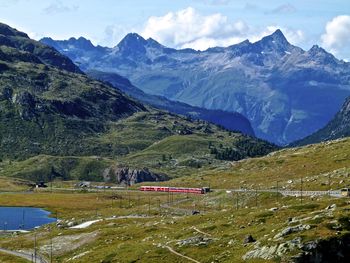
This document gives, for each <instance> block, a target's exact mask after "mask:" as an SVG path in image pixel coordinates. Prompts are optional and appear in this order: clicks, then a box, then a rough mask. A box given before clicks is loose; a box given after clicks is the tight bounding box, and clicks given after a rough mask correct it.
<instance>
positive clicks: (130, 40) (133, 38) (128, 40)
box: [118, 33, 147, 46]
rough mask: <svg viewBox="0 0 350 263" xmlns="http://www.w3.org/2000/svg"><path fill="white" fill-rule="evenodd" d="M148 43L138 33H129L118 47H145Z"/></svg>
mask: <svg viewBox="0 0 350 263" xmlns="http://www.w3.org/2000/svg"><path fill="white" fill-rule="evenodd" d="M146 43H147V41H146V40H145V39H144V38H143V37H142V36H140V35H139V34H137V33H129V34H127V35H126V36H125V37H124V38H123V39H122V40H121V41H120V42H119V44H118V46H120V45H135V44H136V45H137V44H138V45H140V44H141V45H145V44H146Z"/></svg>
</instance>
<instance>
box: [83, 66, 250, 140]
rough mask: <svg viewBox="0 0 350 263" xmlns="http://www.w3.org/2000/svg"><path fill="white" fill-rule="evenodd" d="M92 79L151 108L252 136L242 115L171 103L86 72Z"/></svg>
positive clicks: (110, 75) (112, 75)
mask: <svg viewBox="0 0 350 263" xmlns="http://www.w3.org/2000/svg"><path fill="white" fill-rule="evenodd" d="M87 74H88V75H89V76H91V77H92V78H95V79H98V80H101V81H106V82H108V83H110V84H112V85H113V86H114V87H117V88H119V89H120V90H122V91H123V92H125V93H126V94H128V95H130V96H131V97H133V98H135V99H137V100H139V101H142V102H143V103H146V104H148V105H151V106H153V107H156V108H159V109H163V110H167V111H170V112H173V113H176V114H181V115H185V116H189V117H191V118H192V119H199V120H205V121H209V122H212V123H215V124H217V125H221V126H223V127H224V128H226V129H228V130H231V131H239V132H242V133H244V134H247V135H250V136H254V131H253V129H252V127H251V125H250V122H249V121H248V120H247V118H245V117H244V116H243V115H241V114H239V113H237V112H227V111H222V110H208V109H204V108H199V107H194V106H191V105H188V104H186V103H183V102H178V101H171V100H168V99H167V98H165V97H162V96H157V95H150V94H147V93H145V92H143V91H142V90H140V89H139V88H137V87H135V86H134V85H132V84H131V82H130V81H129V80H128V79H127V78H124V77H122V76H120V75H118V74H116V73H107V72H101V71H96V70H90V71H87Z"/></svg>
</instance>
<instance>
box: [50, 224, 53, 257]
mask: <svg viewBox="0 0 350 263" xmlns="http://www.w3.org/2000/svg"><path fill="white" fill-rule="evenodd" d="M50 232H51V237H50V263H52V262H53V259H52V229H51V228H50Z"/></svg>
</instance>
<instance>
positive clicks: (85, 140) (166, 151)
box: [0, 24, 277, 180]
mask: <svg viewBox="0 0 350 263" xmlns="http://www.w3.org/2000/svg"><path fill="white" fill-rule="evenodd" d="M0 39H1V44H0V148H1V151H0V168H1V167H4V166H6V167H8V168H9V173H8V174H10V175H14V174H15V173H14V170H13V169H14V167H15V166H14V165H13V162H19V163H20V165H19V166H17V168H18V170H17V172H16V175H17V176H18V177H22V178H30V179H32V180H34V179H35V178H37V179H40V180H47V179H48V178H50V177H49V176H52V175H53V174H54V175H55V174H60V177H62V178H63V179H80V180H104V179H105V178H113V175H112V174H110V173H112V171H114V170H115V169H114V168H113V167H114V166H115V165H116V164H121V165H124V166H129V165H130V166H131V168H134V167H135V168H140V170H142V169H143V168H145V167H147V168H150V169H154V170H156V171H159V172H166V174H168V175H170V176H175V175H176V176H182V175H185V174H190V173H196V171H197V170H198V169H200V168H201V167H212V166H213V165H219V164H221V163H223V162H224V161H225V160H228V161H230V160H239V159H242V158H245V157H252V156H260V155H264V154H267V153H269V152H271V151H273V150H275V149H277V147H276V146H275V145H272V144H270V143H267V142H265V141H262V140H259V139H256V138H253V137H249V136H245V135H243V134H241V133H235V132H229V131H227V130H225V129H223V128H221V127H218V126H216V125H213V124H211V123H208V122H205V121H198V120H197V121H193V120H191V119H189V118H186V117H183V116H179V115H175V114H170V113H168V112H165V111H161V110H157V109H154V108H152V107H149V106H145V105H143V104H142V103H140V102H138V101H135V100H133V99H131V98H130V97H128V96H127V95H125V94H124V93H122V92H121V91H120V90H119V89H116V88H114V87H112V86H111V85H109V84H106V83H103V82H100V81H97V80H94V79H92V78H90V77H89V76H87V75H85V74H84V73H83V72H81V71H80V70H79V69H78V68H77V67H76V66H75V65H74V64H73V62H72V61H71V60H70V59H68V58H67V57H65V56H63V55H61V54H59V53H58V52H57V51H56V50H55V49H53V48H52V47H49V46H46V45H44V44H42V43H38V42H36V41H34V40H31V39H29V38H28V36H27V35H26V34H24V33H21V32H18V31H16V30H15V29H13V28H10V27H8V26H7V25H4V24H0ZM83 45H84V46H86V45H85V44H83ZM214 149H215V150H214ZM219 154H220V156H219ZM178 167H181V169H180V168H179V169H176V168H178ZM125 169H126V168H125ZM177 173H178V174H177ZM73 174H74V176H73Z"/></svg>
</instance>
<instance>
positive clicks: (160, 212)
mask: <svg viewBox="0 0 350 263" xmlns="http://www.w3.org/2000/svg"><path fill="white" fill-rule="evenodd" d="M157 201H158V209H159V214H162V211H161V210H160V199H159V198H158V199H157Z"/></svg>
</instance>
